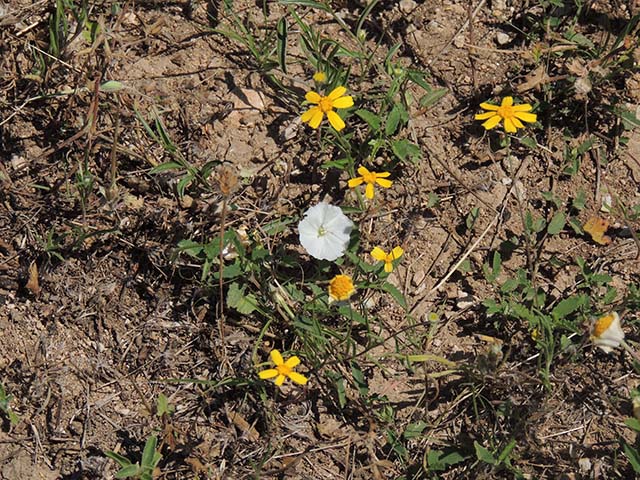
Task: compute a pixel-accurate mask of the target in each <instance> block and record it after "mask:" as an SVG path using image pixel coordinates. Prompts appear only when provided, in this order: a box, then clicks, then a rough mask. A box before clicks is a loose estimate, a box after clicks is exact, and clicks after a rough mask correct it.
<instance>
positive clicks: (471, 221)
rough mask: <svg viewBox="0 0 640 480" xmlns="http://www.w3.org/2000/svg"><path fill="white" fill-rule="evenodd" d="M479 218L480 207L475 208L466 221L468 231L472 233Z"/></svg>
mask: <svg viewBox="0 0 640 480" xmlns="http://www.w3.org/2000/svg"><path fill="white" fill-rule="evenodd" d="M479 216H480V207H473V208H472V209H471V211H470V212H469V214H468V215H467V218H466V220H465V226H466V227H467V230H469V231H470V230H472V229H473V226H474V225H475V224H476V221H477V220H478V217H479Z"/></svg>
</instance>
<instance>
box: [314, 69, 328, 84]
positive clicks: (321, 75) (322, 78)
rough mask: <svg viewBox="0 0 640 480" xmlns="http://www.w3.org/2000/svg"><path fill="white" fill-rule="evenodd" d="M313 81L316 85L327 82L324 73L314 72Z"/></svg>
mask: <svg viewBox="0 0 640 480" xmlns="http://www.w3.org/2000/svg"><path fill="white" fill-rule="evenodd" d="M313 80H314V81H316V82H318V83H324V82H326V81H327V74H326V73H324V72H316V73H314V74H313Z"/></svg>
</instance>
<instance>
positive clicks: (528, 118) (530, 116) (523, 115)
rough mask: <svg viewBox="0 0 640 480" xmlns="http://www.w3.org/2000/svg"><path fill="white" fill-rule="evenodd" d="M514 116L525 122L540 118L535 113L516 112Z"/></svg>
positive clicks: (532, 121)
mask: <svg viewBox="0 0 640 480" xmlns="http://www.w3.org/2000/svg"><path fill="white" fill-rule="evenodd" d="M514 116H515V117H516V118H518V119H520V120H522V121H523V122H529V123H534V122H535V121H537V120H538V116H537V115H536V114H535V113H525V112H515V113H514Z"/></svg>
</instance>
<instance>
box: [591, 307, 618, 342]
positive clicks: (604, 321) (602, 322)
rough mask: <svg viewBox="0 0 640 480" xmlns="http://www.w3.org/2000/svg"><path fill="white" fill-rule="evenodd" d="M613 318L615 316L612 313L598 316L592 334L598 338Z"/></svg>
mask: <svg viewBox="0 0 640 480" xmlns="http://www.w3.org/2000/svg"><path fill="white" fill-rule="evenodd" d="M614 318H615V316H614V315H613V313H610V314H609V315H605V316H604V317H600V318H599V319H598V320H597V321H596V324H595V325H594V327H593V336H594V337H596V338H599V337H600V336H601V335H602V334H603V333H604V332H606V331H607V329H608V328H609V326H611V323H612V322H613V319H614Z"/></svg>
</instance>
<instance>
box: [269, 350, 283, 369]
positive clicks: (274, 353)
mask: <svg viewBox="0 0 640 480" xmlns="http://www.w3.org/2000/svg"><path fill="white" fill-rule="evenodd" d="M271 361H273V363H275V364H276V366H280V365H282V364H283V363H284V360H283V359H282V355H281V354H280V352H279V351H278V350H276V349H275V348H274V349H273V350H271Z"/></svg>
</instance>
